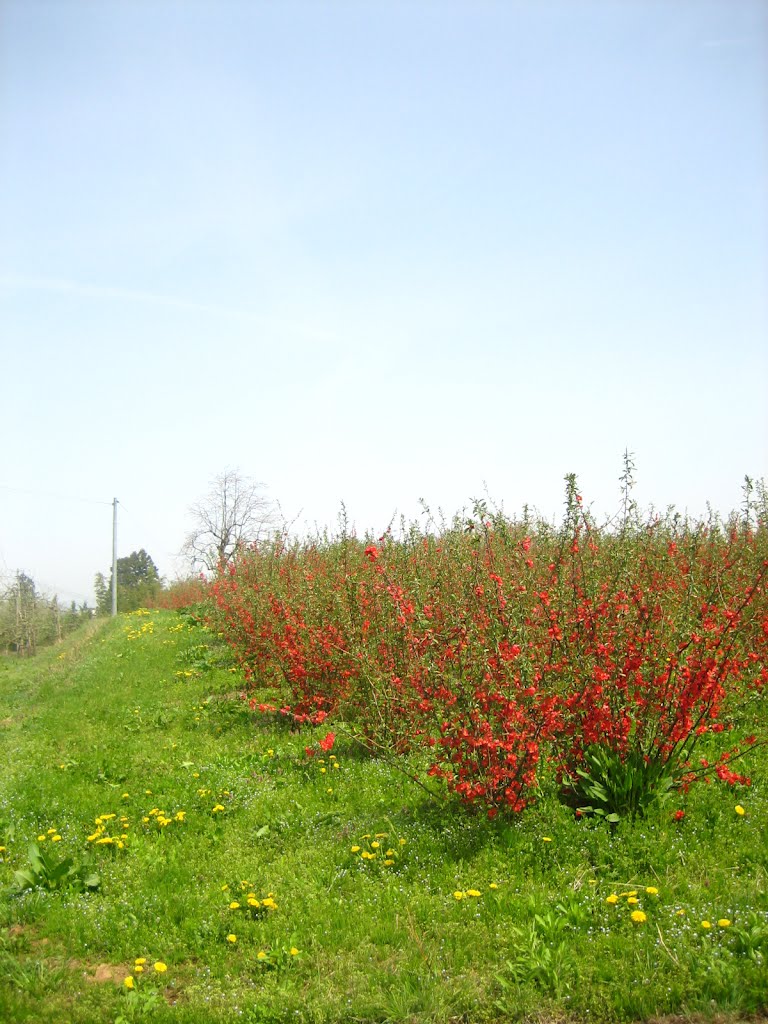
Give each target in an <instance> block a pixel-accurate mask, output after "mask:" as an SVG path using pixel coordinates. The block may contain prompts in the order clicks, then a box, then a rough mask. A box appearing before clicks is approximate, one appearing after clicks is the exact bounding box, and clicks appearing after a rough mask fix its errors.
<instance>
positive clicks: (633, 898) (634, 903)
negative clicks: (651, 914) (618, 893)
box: [627, 896, 640, 907]
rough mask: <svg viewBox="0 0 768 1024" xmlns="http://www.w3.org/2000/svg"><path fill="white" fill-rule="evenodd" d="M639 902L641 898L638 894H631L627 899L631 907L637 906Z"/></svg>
mask: <svg viewBox="0 0 768 1024" xmlns="http://www.w3.org/2000/svg"><path fill="white" fill-rule="evenodd" d="M639 902H640V900H639V899H638V898H637V896H630V897H628V899H627V903H628V904H629V905H630V907H634V906H637V904H638V903H639Z"/></svg>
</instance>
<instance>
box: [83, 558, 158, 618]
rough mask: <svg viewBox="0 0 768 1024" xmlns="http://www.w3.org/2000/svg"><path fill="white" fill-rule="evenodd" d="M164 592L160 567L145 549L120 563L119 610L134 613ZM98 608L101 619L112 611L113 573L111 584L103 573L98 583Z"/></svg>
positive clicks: (110, 575) (118, 570)
mask: <svg viewBox="0 0 768 1024" xmlns="http://www.w3.org/2000/svg"><path fill="white" fill-rule="evenodd" d="M161 589H162V582H161V580H160V574H159V573H158V571H157V566H156V565H155V563H154V562H153V561H152V559H151V558H150V557H149V555H148V554H147V552H146V551H145V550H144V548H142V549H141V550H140V551H132V552H131V553H130V555H128V556H126V557H125V558H118V560H117V609H118V611H121V612H132V611H135V609H136V608H142V607H144V606H145V605H147V604H150V603H151V602H152V601H153V600H154V598H155V597H156V595H157V593H158V591H160V590H161ZM94 590H95V592H96V607H97V609H98V611H99V613H100V614H101V615H109V613H110V611H111V610H112V573H110V574H109V581H107V580H106V579H105V577H104V575H103V574H102V573H97V574H96V579H95V581H94Z"/></svg>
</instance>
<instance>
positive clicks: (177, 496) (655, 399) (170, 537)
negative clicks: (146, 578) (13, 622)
mask: <svg viewBox="0 0 768 1024" xmlns="http://www.w3.org/2000/svg"><path fill="white" fill-rule="evenodd" d="M767 86H768V8H766V6H765V4H764V3H762V2H760V0H754V2H753V0H722V2H707V0H679V2H676V3H674V4H670V3H654V2H652V0H638V2H633V0H615V2H609V0H602V2H590V0H562V2H556V0H541V2H534V0H530V2H517V3H516V2H514V0H510V2H504V3H502V2H495V3H492V2H482V0H480V2H469V0H467V2H442V3H431V2H426V0H425V2H411V3H397V2H386V3H384V2H358V3H353V2H351V0H349V2H344V3H342V2H324V0H315V2H311V3H310V2H306V3H294V2H291V0H285V2H281V3H267V2H258V0H252V2H247V3H236V2H232V0H217V2H213V0H209V2H194V0H184V2H181V0H179V2H176V0H156V2H149V0H130V2H128V0H126V2H123V0H107V2H96V0H92V2H73V0H55V2H54V0H50V2H46V0H0V351H1V354H2V361H1V363H0V379H1V380H2V385H1V388H0V396H1V397H0V408H2V421H3V428H4V430H3V432H4V437H5V443H4V444H3V445H2V447H1V448H0V581H1V580H2V578H3V577H5V578H6V579H7V578H8V577H9V576H10V575H12V574H13V573H14V572H15V571H16V570H17V569H23V570H25V571H27V572H29V573H31V574H32V575H33V576H34V578H35V579H36V580H37V581H39V584H40V585H41V586H42V587H43V588H44V589H47V590H49V591H50V592H58V593H59V594H60V596H62V597H63V598H64V599H66V600H69V599H70V598H71V597H75V598H76V599H77V600H82V599H83V598H85V597H88V598H90V597H91V596H92V581H93V576H94V574H95V573H96V572H97V571H100V570H101V571H105V572H106V571H107V570H108V568H109V564H110V560H111V509H110V508H109V502H111V499H112V498H113V496H117V497H118V498H119V499H120V501H121V503H122V507H121V510H120V525H119V534H118V536H119V554H120V555H127V554H129V553H130V551H131V550H134V549H137V548H140V547H144V548H146V549H147V550H148V551H149V553H150V555H152V557H153V558H154V560H155V561H156V563H157V564H158V566H159V567H160V569H161V572H163V573H165V574H167V575H169V576H172V575H173V574H174V573H175V572H176V571H177V570H178V569H179V568H180V566H179V564H178V562H177V561H176V560H175V559H174V554H175V553H176V552H177V551H178V549H179V548H180V546H181V544H182V542H183V540H184V536H185V533H186V532H187V531H188V529H189V527H190V525H191V524H190V522H189V519H188V517H187V510H188V508H189V506H190V505H191V504H192V503H193V502H194V501H195V500H196V499H198V498H199V497H201V496H202V495H203V494H204V493H205V491H206V490H207V487H208V482H209V480H210V479H211V478H212V477H213V476H214V475H216V474H217V473H220V472H221V471H222V470H224V469H225V468H227V467H231V468H237V469H239V470H240V471H241V472H242V473H243V474H247V475H250V476H252V477H254V478H256V479H257V480H261V481H263V482H264V483H265V484H266V485H267V486H268V492H267V493H268V494H269V495H270V496H271V497H273V498H274V499H277V500H278V501H279V502H280V504H281V508H282V510H283V513H284V515H285V517H286V518H287V519H288V520H291V521H294V522H295V528H296V529H302V528H303V527H304V525H305V524H306V526H307V527H312V526H314V525H315V524H317V525H318V526H320V527H323V526H328V527H330V528H333V527H334V524H335V522H336V518H337V514H338V511H339V508H340V503H341V502H342V501H344V503H345V505H346V508H347V510H348V513H349V515H350V517H351V519H352V520H353V522H354V523H355V524H356V525H357V528H358V531H359V532H360V533H364V532H365V531H366V530H367V529H371V530H373V531H374V532H377V533H380V532H381V531H382V530H383V529H384V528H385V527H386V525H387V524H388V522H389V521H390V519H391V518H392V516H393V515H395V514H397V515H398V516H399V515H400V514H402V515H405V516H406V517H408V518H411V517H416V516H418V514H419V499H420V498H424V499H425V500H426V502H427V503H428V504H429V505H430V506H431V507H432V508H434V509H437V508H442V509H443V510H444V512H445V513H446V514H447V515H448V516H451V515H452V514H453V513H454V512H458V511H460V510H461V509H462V508H463V507H466V506H468V505H469V504H470V503H471V500H472V498H473V497H477V496H482V495H483V494H484V493H485V492H486V491H487V492H488V493H489V494H490V495H491V496H492V497H493V498H494V500H495V501H496V502H497V503H499V504H503V506H504V507H505V509H506V510H507V511H508V512H509V513H510V514H513V513H515V512H518V511H519V510H520V509H521V508H522V506H523V504H525V503H527V504H529V505H530V506H533V507H534V508H536V509H538V510H539V511H540V513H541V514H542V515H544V516H547V517H553V516H556V515H559V511H560V509H561V505H562V494H563V476H564V474H565V473H567V472H575V473H577V474H578V476H579V480H580V484H581V489H582V491H583V493H584V496H585V500H586V501H587V502H588V503H592V504H593V507H594V510H595V512H596V513H597V514H598V515H608V514H610V513H611V512H613V511H614V510H615V508H616V507H617V504H618V499H619V485H618V477H619V475H620V473H621V469H622V465H621V456H622V452H623V451H624V449H625V448H629V449H630V450H631V451H633V452H634V453H635V461H636V463H637V476H638V484H637V488H636V492H635V493H636V497H637V499H638V500H639V501H640V503H641V504H642V505H643V506H646V507H647V506H649V505H654V506H655V507H657V508H660V509H664V508H666V507H667V506H668V505H675V506H676V507H677V508H678V509H680V510H681V511H683V510H687V511H688V512H690V513H691V514H693V515H700V514H704V513H705V512H706V507H707V503H709V504H710V505H711V506H712V507H713V508H715V509H718V510H720V511H723V512H726V511H728V510H730V509H731V508H733V507H735V506H737V505H738V503H739V501H740V495H741V484H742V481H743V477H744V474H750V475H751V476H753V477H758V478H759V477H766V476H768V403H767V402H766V398H765V395H766V393H768V302H767V301H766V288H765V284H766V281H768V199H767V197H766V181H768V176H767V172H768V129H766V125H768V109H767V108H768V103H767V101H766V97H768V88H767ZM82 499H87V500H82ZM98 502H101V503H102V504H98Z"/></svg>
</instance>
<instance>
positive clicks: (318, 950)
mask: <svg viewBox="0 0 768 1024" xmlns="http://www.w3.org/2000/svg"><path fill="white" fill-rule="evenodd" d="M150 621H151V623H152V624H153V625H152V627H151V628H150V626H149V625H148V623H149V622H150ZM142 630H143V631H142ZM210 643H211V638H210V637H208V636H207V635H206V634H205V633H204V632H203V631H202V630H199V629H197V628H191V627H188V626H187V625H185V624H184V623H183V622H182V620H180V619H178V618H177V617H176V616H174V615H172V614H170V613H155V614H153V616H152V618H151V620H149V619H147V618H146V617H140V616H129V617H121V618H120V619H118V620H117V621H116V622H113V623H105V624H101V625H99V626H98V627H90V633H89V635H88V636H85V635H83V634H81V635H79V636H78V637H75V638H71V639H70V640H69V641H67V643H66V644H65V645H64V647H63V648H58V649H56V650H55V651H52V652H46V653H44V654H41V655H40V656H39V657H38V658H36V659H34V660H32V661H30V662H28V663H16V662H3V663H0V757H2V763H3V764H4V765H5V770H4V771H3V773H2V776H1V777H0V844H2V845H4V846H6V847H7V849H6V851H5V852H4V853H0V857H2V858H3V862H2V863H0V886H2V895H1V896H0V1020H3V1021H6V1020H7V1021H13V1022H18V1024H22V1022H24V1021H38V1020H39V1021H43V1020H45V1021H48V1022H50V1021H59V1020H61V1021H65V1020H66V1021H72V1022H104V1021H112V1020H116V1019H118V1018H120V1017H122V1018H123V1019H126V1020H130V1019H141V1018H142V1014H143V1013H144V1011H146V1016H145V1018H144V1019H152V1020H158V1021H163V1020H166V1019H167V1020H174V1021H181V1022H191V1021H194V1022H198V1021H229V1020H233V1019H239V1020H245V1021H253V1022H256V1021H272V1020H274V1021H278V1020H279V1021H283V1020H327V1021H335V1020H343V1019H350V1020H351V1019H355V1020H370V1021H385V1020H392V1021H404V1020H412V1021H446V1020H448V1019H450V1018H455V1017H459V1016H462V1015H463V1016H465V1017H466V1018H467V1019H471V1020H481V1019H493V1020H502V1019H513V1018H519V1017H521V1016H524V1015H526V1014H529V1015H544V1016H546V1015H551V1016H555V1017H560V1016H563V1015H572V1016H574V1017H578V1018H585V1017H586V1016H587V1014H588V1019H590V1020H596V1019H598V1020H600V1019H603V1020H614V1019H622V1020H632V1019H641V1018H647V1017H649V1016H651V1015H654V1014H658V1013H672V1012H695V1011H703V1012H705V1013H707V1012H712V1010H713V1009H714V1008H718V1009H720V1010H724V1011H734V1012H735V1011H740V1012H742V1013H743V1012H755V1011H757V1010H760V1009H761V1008H762V1009H763V1010H764V1009H765V1008H766V1006H768V966H767V965H768V894H767V891H766V889H767V886H766V879H767V878H768V835H767V834H766V821H767V820H768V770H767V769H768V759H767V758H766V755H765V752H764V751H755V752H754V753H753V754H752V755H751V757H752V760H751V762H750V763H749V764H748V765H747V769H748V770H749V771H750V772H751V774H752V776H753V778H754V779H755V785H753V787H752V788H751V789H749V790H741V791H739V792H737V793H734V792H733V791H731V790H728V789H726V788H724V787H721V786H715V785H712V786H705V785H701V786H699V787H698V788H696V789H694V790H693V791H692V793H691V794H690V795H689V797H688V798H687V800H686V802H685V804H682V802H681V801H678V803H676V804H673V805H672V806H667V807H664V808H662V809H660V810H659V811H658V812H657V813H654V814H652V815H651V816H650V817H649V818H647V819H645V820H644V821H643V822H641V823H639V824H637V825H635V826H630V825H629V824H626V825H625V824H620V825H619V826H618V828H617V829H616V830H615V831H614V832H612V833H611V832H609V831H608V830H606V829H605V828H604V827H602V828H601V827H593V826H591V825H589V824H586V823H584V822H576V821H574V819H573V816H572V814H571V813H569V812H568V811H567V810H566V809H564V808H562V807H561V806H560V805H559V804H558V803H557V802H556V800H555V799H554V797H553V796H552V795H547V794H546V793H545V794H543V795H542V799H541V801H540V802H539V804H538V805H537V806H536V807H534V808H532V809H531V810H529V811H528V812H526V814H525V815H523V816H522V817H521V818H520V819H519V820H516V821H513V822H506V823H505V822H499V821H496V822H493V823H489V822H487V821H485V820H484V819H482V818H477V817H474V818H473V817H469V816H467V815H466V813H464V812H459V811H456V810H454V809H451V808H446V807H443V806H440V805H439V804H437V803H435V802H434V801H430V799H429V798H428V797H427V795H426V794H425V793H424V792H423V791H422V790H421V789H419V788H418V787H416V786H415V785H414V784H413V783H412V782H410V781H409V780H408V778H407V777H406V776H405V775H404V774H402V773H400V772H398V771H395V770H393V769H392V768H391V767H389V766H388V765H386V764H385V763H382V762H380V761H374V760H370V759H368V758H366V757H364V756H360V755H359V754H358V753H357V752H356V751H355V750H354V749H353V748H352V747H351V746H345V745H344V743H343V741H341V740H340V741H338V742H337V745H336V747H335V748H334V751H333V753H334V754H335V755H336V757H337V762H336V763H338V764H339V767H338V768H334V767H333V764H334V762H333V761H332V760H331V758H330V757H329V756H328V755H326V756H325V757H324V758H322V760H323V761H324V763H321V760H320V757H315V758H307V757H306V756H305V755H304V747H305V746H306V745H307V744H308V743H310V742H312V741H313V740H316V739H318V738H319V737H321V736H322V735H323V734H324V732H325V730H315V732H314V733H313V734H311V735H310V734H306V733H305V734H302V735H294V734H291V733H290V732H289V731H288V729H287V728H286V727H285V724H284V723H281V722H277V723H275V722H268V721H265V720H257V721H254V720H253V719H252V718H251V717H250V716H249V715H248V714H247V713H246V712H245V711H244V707H243V705H242V704H241V702H240V701H238V700H236V699H220V698H219V696H217V695H220V694H227V693H232V692H233V691H236V690H237V686H238V677H237V676H236V675H233V674H231V673H230V671H229V669H228V668H227V667H226V665H218V664H217V657H218V656H217V654H216V652H215V650H213V649H211V648H210V647H208V648H207V649H206V647H205V645H208V644H210ZM180 673H181V674H180ZM323 769H325V770H323ZM737 802H739V803H741V804H743V805H744V806H745V807H746V809H747V813H746V814H745V815H744V816H743V817H742V816H739V815H737V814H736V813H735V811H734V807H735V805H736V803H737ZM217 805H220V806H222V807H223V808H224V809H223V810H221V811H218V810H217V811H215V812H214V811H213V808H214V807H216V806H217ZM677 806H684V807H685V810H686V817H685V819H684V821H683V822H681V823H679V824H676V823H674V822H673V821H672V817H671V811H672V810H673V809H674V807H677ZM157 809H160V810H162V811H165V812H166V816H167V817H168V818H171V819H173V820H172V821H171V823H170V824H168V825H167V826H164V827H163V826H158V825H157V823H156V822H157V817H158V815H157V814H154V815H153V814H151V813H150V812H152V811H153V810H157ZM180 811H183V812H184V815H183V818H184V820H183V821H178V820H176V815H177V813H178V812H180ZM102 814H115V815H116V817H115V818H113V819H110V820H109V821H107V822H105V827H106V829H107V830H111V834H113V835H116V836H117V835H119V834H121V833H120V832H119V831H116V826H117V825H118V824H119V819H120V816H125V817H126V818H127V819H128V822H127V830H126V834H127V835H128V837H129V838H128V840H127V841H126V845H125V849H123V850H115V849H111V848H110V847H109V846H106V845H102V846H101V847H100V848H98V849H94V848H93V845H92V844H89V843H88V841H87V836H88V835H89V834H90V835H92V834H93V833H94V830H95V825H94V819H95V818H96V817H98V816H99V815H102ZM143 818H148V819H149V820H148V821H147V822H143V821H142V819H143ZM54 827H55V828H56V829H57V830H58V833H57V834H60V835H61V837H62V838H61V841H57V843H56V844H55V845H54V844H53V843H52V841H51V839H50V838H49V839H46V840H45V842H43V843H42V844H41V845H42V846H43V847H44V848H45V849H50V850H51V852H52V855H55V857H56V858H60V857H63V856H65V855H67V854H70V855H73V856H74V857H76V858H77V859H78V860H81V859H82V858H83V857H84V856H87V855H88V852H89V850H90V852H91V854H92V856H93V858H94V860H95V861H96V862H97V865H98V869H99V871H100V874H101V878H102V884H101V888H100V891H99V892H98V893H96V894H87V895H86V894H80V893H78V892H76V891H74V890H70V891H66V892H63V893H62V892H48V891H45V890H35V891H30V892H27V893H25V894H24V895H21V896H19V895H14V894H12V893H11V884H12V881H13V870H14V869H17V868H21V867H23V866H24V864H25V863H26V850H27V845H28V843H29V842H30V841H33V840H35V838H36V837H37V836H38V835H43V834H46V833H48V831H49V829H52V828H54ZM376 833H386V836H382V837H380V838H379V839H378V840H377V839H376V838H375V836H376ZM366 835H368V836H369V838H367V839H366V838H364V837H365V836H366ZM400 840H403V842H402V843H401V842H400ZM377 841H378V842H380V843H381V844H382V845H381V846H380V847H379V848H378V850H373V848H372V847H371V845H370V844H371V843H373V842H377ZM352 846H360V847H361V851H362V850H371V851H372V852H376V853H377V857H376V859H374V860H363V859H362V858H361V856H360V852H361V851H358V852H355V853H353V852H352V849H351V848H352ZM387 849H394V850H395V851H396V853H395V856H393V857H390V859H392V860H394V861H395V863H394V864H393V865H391V866H386V867H385V866H384V864H383V859H384V857H383V855H384V854H385V852H386V850H387ZM241 883H247V884H245V885H242V884H241ZM224 886H227V887H228V888H226V889H224V888H223V887H224ZM647 886H652V887H655V888H657V889H658V890H659V891H658V893H647V892H646V891H645V889H646V887H647ZM467 890H474V891H476V892H477V893H478V894H479V895H477V896H473V895H464V896H463V898H461V899H457V898H456V897H455V895H454V893H455V892H458V893H467ZM632 890H637V893H638V895H637V897H636V898H637V899H638V900H639V903H638V904H637V906H638V907H640V908H642V909H643V910H644V911H645V912H646V913H647V921H646V922H644V923H640V924H634V923H633V922H632V921H631V920H630V916H629V915H630V910H631V909H632V908H631V907H630V906H628V905H627V900H626V897H625V896H623V894H624V893H626V892H629V891H632ZM249 892H253V893H255V897H256V898H257V899H259V900H261V899H262V898H263V897H265V896H267V895H268V894H269V893H272V894H273V899H274V901H275V903H276V904H277V909H276V910H264V909H263V908H259V909H258V910H255V911H253V912H252V916H249V914H250V913H251V912H250V911H248V910H246V909H245V908H246V905H247V894H248V893H249ZM612 892H616V893H617V894H619V895H620V896H622V898H621V899H620V901H619V903H618V904H616V905H610V904H607V903H606V902H605V901H606V897H607V896H608V895H610V894H611V893H612ZM233 900H236V901H237V902H240V903H241V906H240V908H236V909H230V906H229V904H230V902H232V901H233ZM725 918H727V919H729V920H730V921H731V922H732V924H731V926H730V927H718V926H717V924H716V922H717V921H718V920H719V919H725ZM703 920H708V921H710V922H712V924H713V927H712V928H710V929H706V928H703V927H702V925H701V922H702V921H703ZM228 935H235V936H236V937H237V941H236V942H234V943H232V942H230V941H228V939H227V936H228ZM292 950H297V951H298V952H297V953H292V952H291V951H292ZM260 953H261V954H263V955H262V957H261V958H260V957H259V954H260ZM137 957H146V958H147V964H146V966H145V971H144V973H143V974H141V975H138V974H137V975H135V977H136V989H135V991H134V993H133V994H130V993H129V992H128V990H127V989H125V987H124V986H123V985H122V984H121V982H122V979H123V977H125V976H126V975H127V974H128V973H129V972H130V971H131V970H132V969H133V965H134V961H135V958H137ZM156 960H162V961H163V962H164V963H166V964H167V965H168V970H167V972H165V973H164V974H162V975H158V974H155V973H154V972H153V970H152V964H153V963H154V962H155V961H156ZM99 965H102V967H101V972H100V973H101V974H102V975H104V976H106V977H108V978H112V979H114V980H113V981H107V982H106V983H104V984H98V983H95V982H94V981H93V980H92V976H93V975H94V973H95V972H96V969H97V967H98V966H99ZM103 965H107V966H103ZM155 993H157V994H158V996H159V999H158V1001H157V1002H156V1003H154V1004H153V1003H152V999H153V995H154V994H155Z"/></svg>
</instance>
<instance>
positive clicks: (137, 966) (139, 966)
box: [133, 964, 144, 974]
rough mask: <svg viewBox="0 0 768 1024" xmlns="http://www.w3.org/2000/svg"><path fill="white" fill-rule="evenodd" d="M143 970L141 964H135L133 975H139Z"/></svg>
mask: <svg viewBox="0 0 768 1024" xmlns="http://www.w3.org/2000/svg"><path fill="white" fill-rule="evenodd" d="M143 970H144V968H143V967H142V966H141V964H136V966H135V967H134V968H133V971H134V974H141V972H142V971H143Z"/></svg>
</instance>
